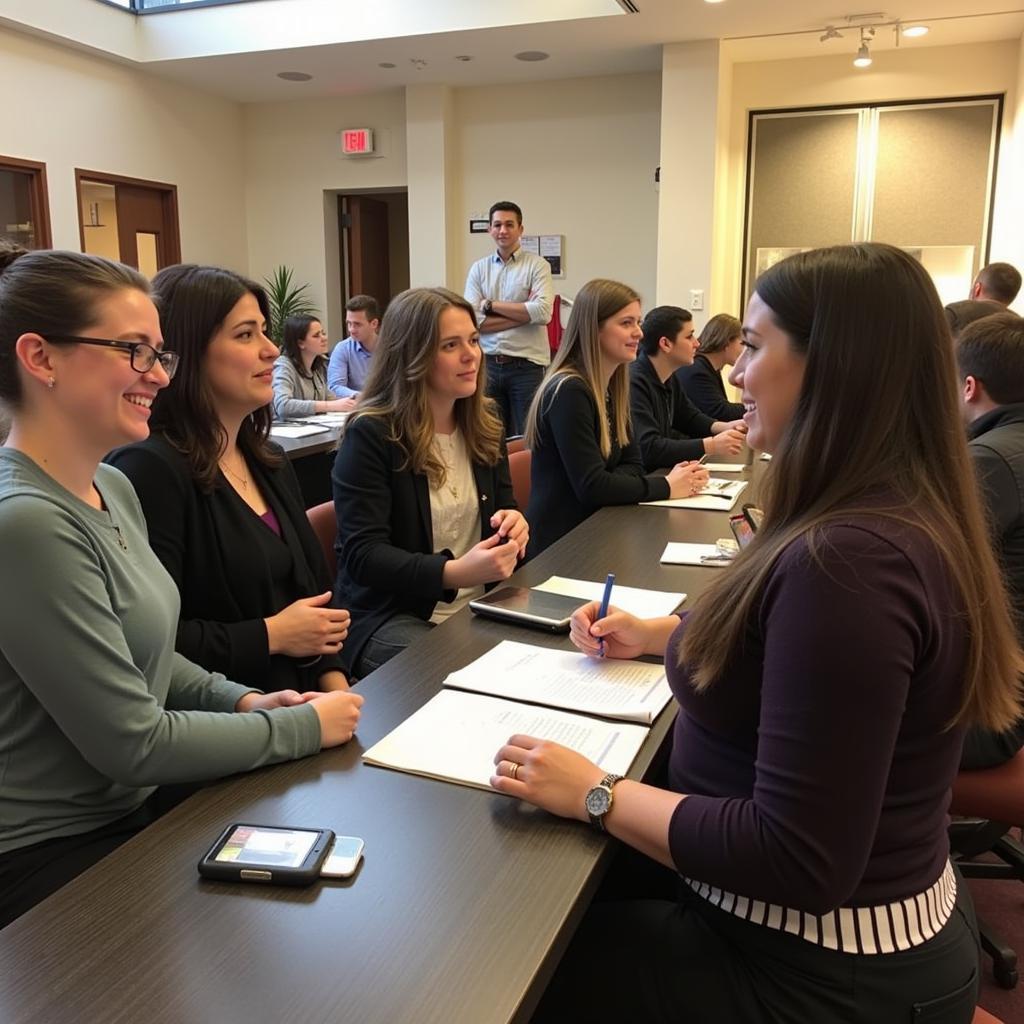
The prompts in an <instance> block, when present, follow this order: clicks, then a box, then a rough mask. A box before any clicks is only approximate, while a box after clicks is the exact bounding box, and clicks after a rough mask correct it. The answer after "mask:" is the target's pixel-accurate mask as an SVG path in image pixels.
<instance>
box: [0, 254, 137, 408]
mask: <svg viewBox="0 0 1024 1024" xmlns="http://www.w3.org/2000/svg"><path fill="white" fill-rule="evenodd" d="M125 288H134V289H135V290H137V291H140V292H142V293H143V294H145V295H148V294H149V282H148V281H147V280H146V279H145V278H144V277H143V276H142V274H140V273H139V272H138V271H137V270H133V269H132V268H131V267H126V266H125V265H124V264H123V263H114V262H113V261H112V260H107V259H104V258H103V257H102V256H89V255H87V254H86V253H82V252H62V251H60V250H54V249H38V250H35V251H32V252H29V251H27V250H25V249H22V248H21V247H20V246H17V245H12V244H11V243H9V242H0V399H2V400H3V401H4V402H5V403H6V404H7V405H8V406H9V407H10V408H11V409H12V410H15V409H17V408H18V406H19V405H20V404H21V397H22V395H21V379H20V377H19V376H18V360H17V356H16V355H15V354H14V345H15V342H17V340H18V338H20V337H21V336H22V335H23V334H28V333H30V332H31V333H35V334H41V335H42V336H43V337H44V338H45V337H46V335H47V334H54V335H57V334H81V333H82V331H84V330H87V329H88V328H89V327H92V326H93V324H95V323H96V318H97V312H96V310H97V305H98V304H99V302H100V300H102V299H105V298H107V297H108V296H110V295H111V294H113V293H114V292H119V291H122V290H123V289H125Z"/></svg>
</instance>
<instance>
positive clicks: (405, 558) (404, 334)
mask: <svg viewBox="0 0 1024 1024" xmlns="http://www.w3.org/2000/svg"><path fill="white" fill-rule="evenodd" d="M503 438H504V430H503V429H502V424H501V420H500V419H499V418H498V416H497V414H496V412H495V408H494V403H493V402H492V401H491V400H490V399H488V398H486V397H485V392H484V367H483V362H482V358H481V353H480V335H479V332H478V331H477V327H476V318H475V316H474V313H473V308H472V307H471V306H470V305H469V304H468V303H467V302H466V300H465V299H463V298H462V297H461V296H460V295H456V294H455V293H454V292H450V291H448V290H447V289H444V288H414V289H411V290H409V291H406V292H403V293H402V294H401V295H398V296H396V298H394V299H393V300H392V301H391V304H390V305H389V306H388V309H387V314H386V316H385V317H384V321H383V323H382V326H381V331H380V336H379V339H378V342H377V348H376V350H375V352H374V357H373V367H372V369H371V371H370V377H369V379H368V380H367V381H366V386H365V387H364V388H363V392H362V397H361V399H360V402H359V407H358V409H357V410H356V411H355V412H354V413H353V414H352V415H351V416H350V417H349V420H348V423H347V424H346V426H345V435H344V439H343V440H342V444H341V447H340V448H339V449H338V456H337V459H336V461H335V464H334V473H333V476H332V479H333V484H334V504H335V508H336V509H337V514H338V581H337V590H336V596H337V599H338V602H339V603H340V604H343V605H344V606H345V607H347V608H349V609H351V611H352V632H351V634H350V636H349V639H348V642H347V644H346V655H347V658H348V664H349V665H351V666H352V669H353V673H354V675H355V676H356V677H357V678H361V677H362V676H365V675H366V674H368V673H369V672H372V671H373V670H374V669H375V668H377V667H378V666H379V665H382V664H383V663H384V662H386V661H387V660H389V659H390V658H392V657H393V656H394V655H396V654H398V653H399V652H400V651H402V650H403V649H404V648H405V647H407V646H409V644H411V643H413V642H415V640H416V639H417V638H418V637H420V636H422V635H423V634H425V633H426V632H427V631H428V630H429V629H430V628H431V625H432V624H436V623H437V622H438V621H440V620H441V619H442V618H445V617H447V615H449V614H451V613H452V612H453V611H455V610H457V609H458V608H460V607H462V606H463V605H464V604H466V603H467V602H468V601H469V600H470V599H471V598H473V597H474V596H476V595H477V594H480V593H482V592H483V590H484V586H485V585H487V584H490V583H495V582H497V581H498V580H503V579H507V578H508V577H509V576H510V575H511V574H512V572H513V570H514V569H515V567H516V563H517V562H518V561H519V559H521V558H522V557H523V554H524V552H525V550H526V544H527V541H528V540H529V531H528V528H527V525H526V520H525V519H524V518H523V516H522V514H521V513H520V512H519V511H518V510H517V509H516V502H515V498H514V497H513V495H512V483H511V480H510V477H509V470H508V458H507V456H506V454H505V443H504V440H503Z"/></svg>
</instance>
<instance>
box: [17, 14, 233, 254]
mask: <svg viewBox="0 0 1024 1024" xmlns="http://www.w3.org/2000/svg"><path fill="white" fill-rule="evenodd" d="M95 6H97V7H99V6H100V5H98V4H97V5H95ZM114 13H117V12H114ZM26 83H31V86H27V84H26ZM0 92H2V94H3V95H4V96H6V97H7V98H8V99H7V101H6V102H4V103H3V104H0V139H2V140H3V145H2V146H0V151H2V152H4V153H5V154H6V155H8V156H15V157H21V158H25V159H29V160H40V161H43V162H44V163H45V164H46V178H47V187H48V190H49V203H50V220H51V225H52V229H53V244H54V247H55V248H58V249H61V248H63V249H75V250H77V249H79V247H80V240H79V233H78V199H77V196H76V195H75V176H74V169H75V167H84V168H86V169H88V170H94V171H107V172H109V173H112V174H123V175H127V176H129V177H136V178H147V179H150V180H154V181H162V182H170V183H173V184H175V185H177V186H178V211H179V218H180V227H181V247H182V258H183V259H185V260H189V261H195V262H203V263H218V264H223V265H225V266H232V267H240V268H242V269H244V268H245V265H246V255H247V254H246V242H245V236H246V214H245V206H244V203H243V199H242V181H243V177H244V174H245V167H244V165H243V162H242V159H241V151H242V130H241V114H240V108H239V106H238V105H237V104H235V103H230V102H228V101H226V100H220V99H217V98H215V97H212V96H208V95H205V94H201V93H198V92H193V91H191V90H188V89H183V88H182V87H181V86H179V85H177V84H175V85H169V84H168V83H167V82H165V81H163V80H161V79H159V78H156V77H155V76H153V75H148V74H145V73H142V72H138V71H133V70H131V69H129V68H126V67H122V66H121V65H119V64H114V63H112V62H110V61H107V60H102V59H99V58H96V57H92V56H90V55H88V54H85V53H81V52H78V51H73V50H68V49H64V48H62V47H59V46H55V45H53V44H51V43H47V42H43V41H41V40H38V39H34V38H29V37H27V36H24V35H19V34H16V33H12V32H7V31H5V30H2V29H0Z"/></svg>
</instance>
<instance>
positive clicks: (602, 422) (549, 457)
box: [526, 278, 708, 556]
mask: <svg viewBox="0 0 1024 1024" xmlns="http://www.w3.org/2000/svg"><path fill="white" fill-rule="evenodd" d="M642 337H643V330H642V329H641V326H640V296H639V295H638V294H637V293H636V292H635V291H634V290H633V289H632V288H630V287H629V285H625V284H620V283H619V282H618V281H608V280H604V279H601V278H598V279H596V280H593V281H588V282H587V283H586V284H585V285H584V286H583V287H582V288H581V289H580V291H579V294H577V296H576V298H575V300H574V301H573V307H572V313H571V314H570V316H569V323H568V325H567V326H566V329H565V334H564V335H563V336H562V343H561V344H560V345H559V347H558V352H557V353H556V354H555V357H554V359H552V361H551V365H550V366H549V367H548V369H547V373H546V374H545V375H544V380H543V381H542V382H541V385H540V387H539V388H538V389H537V394H536V395H535V396H534V398H533V403H532V404H531V405H530V412H529V414H528V416H527V419H526V443H527V446H528V447H529V448H530V449H531V451H532V459H531V462H530V506H529V508H528V509H527V511H526V517H527V519H529V520H530V522H531V523H533V543H532V544H531V546H530V555H531V556H533V555H536V554H539V553H540V552H541V551H543V550H544V549H545V548H546V547H547V546H548V545H549V544H553V543H554V542H555V541H556V540H558V539H559V537H562V536H563V535H565V534H566V533H568V532H569V531H570V530H571V529H572V528H573V527H574V526H578V525H579V524H580V523H582V522H583V520H584V519H586V518H587V516H589V515H590V514H591V513H592V512H594V511H596V510H597V509H599V508H602V507H604V506H605V505H632V504H635V503H636V502H640V501H658V500H660V499H663V498H670V497H671V498H681V497H685V496H687V495H691V494H696V493H697V491H699V490H700V488H701V487H703V486H704V484H705V483H707V479H708V473H707V470H705V469H703V468H702V467H701V466H699V465H698V464H697V463H696V462H681V463H679V464H678V465H676V466H673V467H672V469H670V470H669V472H668V475H667V476H647V475H645V473H644V468H643V463H642V460H641V458H640V450H639V448H638V446H637V443H636V438H635V437H633V436H632V435H631V430H630V415H629V373H628V366H629V364H630V363H632V362H633V360H634V359H636V353H637V348H638V346H639V344H640V339H641V338H642Z"/></svg>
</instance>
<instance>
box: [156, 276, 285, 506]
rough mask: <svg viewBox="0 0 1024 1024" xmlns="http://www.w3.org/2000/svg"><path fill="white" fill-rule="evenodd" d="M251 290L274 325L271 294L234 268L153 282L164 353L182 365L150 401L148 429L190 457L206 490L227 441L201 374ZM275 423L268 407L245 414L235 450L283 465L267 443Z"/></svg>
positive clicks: (214, 475) (171, 277) (273, 464)
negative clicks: (218, 334) (219, 331)
mask: <svg viewBox="0 0 1024 1024" xmlns="http://www.w3.org/2000/svg"><path fill="white" fill-rule="evenodd" d="M247 293H248V294H251V295H253V296H254V297H255V299H256V302H257V304H258V305H259V307H260V313H261V314H262V315H263V318H264V320H269V319H270V303H269V302H268V301H267V295H266V292H264V290H263V289H262V288H261V287H260V286H259V285H258V284H256V283H255V282H253V281H249V280H247V279H246V278H244V277H242V276H241V275H240V274H236V273H235V272H234V271H232V270H224V269H222V268H221V267H202V266H196V265H195V264H191V263H182V264H178V265H177V266H173V267H167V268H166V269H164V270H161V271H160V273H159V274H157V275H156V277H154V278H153V299H154V301H155V302H156V305H157V309H158V310H159V311H160V326H161V329H162V331H163V335H164V348H165V349H167V350H168V351H170V352H177V353H178V354H179V355H180V358H181V361H180V362H179V364H178V372H177V373H176V374H175V375H174V379H173V380H172V381H171V383H170V384H169V385H168V386H167V387H166V388H164V389H163V391H161V392H160V394H159V395H158V396H157V399H156V401H155V402H154V403H153V413H152V416H151V418H150V424H149V425H150V429H151V430H153V431H154V432H157V433H160V434H163V436H164V437H166V438H167V440H168V441H169V442H170V443H171V444H172V445H173V446H174V447H175V448H177V449H178V450H179V451H181V452H183V453H184V454H185V455H186V456H187V457H188V460H189V463H190V465H191V467H192V473H193V475H194V476H195V478H196V481H197V482H198V483H199V486H200V487H202V488H203V489H204V490H212V489H213V486H214V482H215V481H216V479H217V472H218V469H217V461H218V459H219V458H220V455H221V453H222V452H223V450H224V446H225V444H226V443H227V434H226V432H225V430H224V427H223V425H222V424H221V422H220V419H219V417H218V416H217V411H216V407H215V406H214V402H213V397H212V395H211V394H210V387H209V384H208V382H207V380H206V374H205V373H204V372H203V361H204V356H205V355H206V349H207V346H208V345H209V344H210V341H211V339H212V338H213V335H214V334H215V333H216V332H217V329H218V328H219V327H220V326H221V324H222V323H223V322H224V318H225V317H226V316H227V315H228V313H230V312H231V310H232V309H233V308H234V307H235V305H236V304H237V303H238V301H239V299H241V298H242V297H243V296H245V295H246V294H247ZM272 419H273V413H272V411H271V407H270V405H269V403H268V404H267V405H265V406H262V407H261V408H259V409H257V410H256V411H255V412H253V413H251V414H250V415H249V416H247V417H246V418H245V420H243V422H242V426H241V428H240V429H239V431H238V447H239V448H240V449H241V451H242V453H243V455H245V456H247V457H251V458H253V459H255V460H256V461H257V462H262V463H263V464H264V465H268V466H276V465H279V464H280V461H281V456H280V454H279V453H278V451H277V450H276V449H275V448H273V447H271V445H270V443H269V440H268V438H269V435H270V424H271V421H272Z"/></svg>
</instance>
